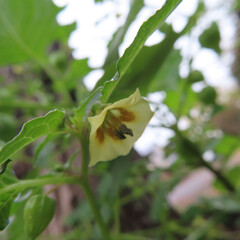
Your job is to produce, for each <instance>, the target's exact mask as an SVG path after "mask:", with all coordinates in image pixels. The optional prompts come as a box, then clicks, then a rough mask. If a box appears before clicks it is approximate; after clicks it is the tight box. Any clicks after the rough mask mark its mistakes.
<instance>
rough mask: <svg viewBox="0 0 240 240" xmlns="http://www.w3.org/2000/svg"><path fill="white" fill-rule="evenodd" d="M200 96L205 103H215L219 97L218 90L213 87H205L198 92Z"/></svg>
mask: <svg viewBox="0 0 240 240" xmlns="http://www.w3.org/2000/svg"><path fill="white" fill-rule="evenodd" d="M198 98H199V99H200V101H202V102H203V103H204V104H207V105H208V104H215V102H216V98H217V92H216V90H215V88H213V87H210V86H208V87H205V88H204V89H203V90H202V91H201V92H200V93H198Z"/></svg>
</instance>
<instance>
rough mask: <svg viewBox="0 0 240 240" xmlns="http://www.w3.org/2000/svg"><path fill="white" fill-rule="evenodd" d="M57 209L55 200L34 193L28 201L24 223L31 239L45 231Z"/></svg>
mask: <svg viewBox="0 0 240 240" xmlns="http://www.w3.org/2000/svg"><path fill="white" fill-rule="evenodd" d="M55 209H56V203H55V201H54V200H53V199H51V198H49V197H47V196H45V195H40V194H38V195H34V196H32V197H31V198H30V199H29V200H28V201H27V203H26V205H25V208H24V224H25V231H26V232H27V235H28V237H29V239H31V240H33V239H35V238H36V237H37V236H38V235H40V234H41V233H42V232H43V231H44V229H45V228H46V227H47V226H48V224H49V222H50V221H51V220H52V218H53V215H54V212H55Z"/></svg>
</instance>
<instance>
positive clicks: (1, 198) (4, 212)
mask: <svg viewBox="0 0 240 240" xmlns="http://www.w3.org/2000/svg"><path fill="white" fill-rule="evenodd" d="M17 181H18V180H17V178H16V176H14V175H13V173H12V172H11V171H10V170H8V169H7V170H6V171H5V172H4V173H3V174H1V175H0V188H3V187H4V186H6V185H9V184H11V183H15V182H17ZM16 194H17V193H16V192H13V191H11V192H8V193H4V194H0V231H2V230H3V229H4V228H5V227H6V226H7V225H8V218H9V215H10V209H11V205H12V202H13V200H14V199H15V197H16Z"/></svg>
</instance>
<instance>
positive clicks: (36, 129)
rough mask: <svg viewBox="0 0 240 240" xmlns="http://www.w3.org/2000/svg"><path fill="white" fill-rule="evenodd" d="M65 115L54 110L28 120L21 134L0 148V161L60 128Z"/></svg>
mask: <svg viewBox="0 0 240 240" xmlns="http://www.w3.org/2000/svg"><path fill="white" fill-rule="evenodd" d="M64 117H65V114H64V112H63V111H60V110H53V111H51V112H49V113H48V114H46V115H45V116H43V117H38V118H35V119H32V120H30V121H28V122H26V123H25V124H24V125H23V127H22V130H21V131H20V132H19V134H18V135H17V136H16V137H15V138H14V139H13V140H12V141H10V142H8V143H7V144H6V145H4V146H3V148H2V149H1V150H0V163H2V162H4V161H5V160H6V159H7V158H9V157H10V156H11V155H12V154H13V153H15V152H17V151H19V150H20V149H22V148H23V147H25V146H26V145H28V144H30V143H32V142H33V141H35V140H36V139H38V138H40V137H42V136H44V135H46V134H49V133H51V132H53V131H56V130H58V129H59V127H60V126H61V125H62V123H63V119H64Z"/></svg>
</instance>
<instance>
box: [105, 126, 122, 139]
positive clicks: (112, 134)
mask: <svg viewBox="0 0 240 240" xmlns="http://www.w3.org/2000/svg"><path fill="white" fill-rule="evenodd" d="M105 132H106V134H107V135H108V136H109V137H111V138H112V139H114V140H119V138H118V137H117V136H116V133H115V131H114V128H112V127H106V128H105Z"/></svg>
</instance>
